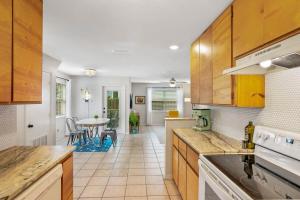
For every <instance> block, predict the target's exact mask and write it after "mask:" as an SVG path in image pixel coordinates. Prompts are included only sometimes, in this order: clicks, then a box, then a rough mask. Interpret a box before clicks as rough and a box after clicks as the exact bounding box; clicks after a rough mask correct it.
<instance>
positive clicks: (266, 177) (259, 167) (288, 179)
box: [205, 154, 300, 199]
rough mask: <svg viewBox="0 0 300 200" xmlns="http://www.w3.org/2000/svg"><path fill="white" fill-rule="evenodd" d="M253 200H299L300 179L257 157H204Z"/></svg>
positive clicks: (233, 155) (235, 155) (234, 155)
mask: <svg viewBox="0 0 300 200" xmlns="http://www.w3.org/2000/svg"><path fill="white" fill-rule="evenodd" d="M205 158H206V159H208V160H209V161H210V162H211V163H212V164H214V165H215V166H216V167H217V168H218V169H219V170H220V171H221V172H222V173H223V174H225V175H226V176H227V177H228V178H229V179H230V180H231V181H233V182H234V183H235V184H236V185H237V186H239V188H241V189H242V190H243V191H244V192H245V193H247V194H248V195H249V196H250V197H251V198H253V199H300V177H299V176H297V175H296V174H293V173H291V172H289V171H287V170H285V169H283V168H280V167H278V166H276V165H274V164H272V163H270V162H268V161H266V160H264V159H262V158H260V157H258V156H255V155H252V154H251V155H243V154H232V155H230V154H229V155H228V154H225V155H207V156H205Z"/></svg>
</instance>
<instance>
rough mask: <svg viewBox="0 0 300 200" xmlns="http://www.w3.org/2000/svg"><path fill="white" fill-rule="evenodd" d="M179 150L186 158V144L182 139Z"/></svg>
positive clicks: (179, 142)
mask: <svg viewBox="0 0 300 200" xmlns="http://www.w3.org/2000/svg"><path fill="white" fill-rule="evenodd" d="M178 150H179V153H180V154H181V155H182V157H183V158H184V159H186V144H185V142H184V141H182V140H181V139H179V141H178Z"/></svg>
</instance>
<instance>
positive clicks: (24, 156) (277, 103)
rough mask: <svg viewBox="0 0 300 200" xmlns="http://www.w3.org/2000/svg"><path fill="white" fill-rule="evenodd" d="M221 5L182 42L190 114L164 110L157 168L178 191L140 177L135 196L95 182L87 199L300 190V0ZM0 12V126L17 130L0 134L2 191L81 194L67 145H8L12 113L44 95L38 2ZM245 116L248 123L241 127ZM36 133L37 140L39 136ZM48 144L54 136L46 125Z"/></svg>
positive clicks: (256, 195) (14, 125)
mask: <svg viewBox="0 0 300 200" xmlns="http://www.w3.org/2000/svg"><path fill="white" fill-rule="evenodd" d="M45 2H46V1H45ZM45 2H44V3H45ZM224 2H225V1H224ZM224 5H225V6H223V8H222V10H221V12H217V13H216V16H218V17H216V18H214V19H213V20H211V21H210V22H209V24H210V25H208V26H206V28H205V30H203V32H202V31H200V32H198V33H197V34H198V35H200V36H199V37H197V38H196V39H195V38H194V40H193V41H194V42H192V43H189V46H191V48H190V59H191V60H190V65H191V66H190V73H191V75H190V82H191V104H192V105H193V116H191V117H190V118H166V119H165V137H166V146H165V154H164V155H165V158H164V161H165V164H164V165H163V167H161V169H162V170H164V171H163V173H162V174H163V176H164V178H165V181H171V182H174V185H176V187H177V189H178V194H179V195H180V196H179V195H177V193H176V195H170V192H169V190H168V191H167V192H168V193H167V194H169V195H165V194H163V195H157V194H155V193H152V195H150V196H151V197H150V196H149V197H148V195H147V194H148V193H150V191H151V188H156V187H152V186H150V187H146V186H145V188H147V190H146V189H145V192H144V194H143V195H140V196H134V195H133V196H130V195H129V196H128V197H127V196H126V195H125V194H123V193H127V188H122V190H123V189H124V191H125V190H126V192H123V193H122V194H120V195H119V196H118V195H115V196H114V195H111V196H105V195H103V194H105V192H104V193H103V191H102V192H101V195H99V196H86V197H87V198H91V199H93V198H94V199H97V198H102V199H103V200H104V199H111V200H112V199H114V198H112V197H115V198H118V199H140V200H142V199H145V198H146V199H147V198H148V199H173V198H174V199H175V198H176V199H183V200H196V199H200V200H202V199H299V198H300V171H299V169H300V163H299V159H300V158H299V151H300V149H299V142H300V136H299V133H300V120H299V119H300V84H299V80H300V68H299V66H300V59H299V57H300V56H299V52H300V48H299V47H300V34H299V33H300V15H299V13H300V1H298V0H287V1H282V0H253V1H246V0H234V1H228V2H227V4H226V3H224ZM28 10H29V11H30V12H28ZM0 13H1V14H0V15H1V16H2V17H1V20H0V22H1V23H0V37H1V38H6V39H5V40H1V41H0V58H1V59H0V65H1V68H3V69H4V70H1V71H0V77H1V82H0V102H1V104H3V105H1V107H0V111H1V117H0V119H1V121H0V123H1V124H0V127H1V129H2V132H6V131H7V132H10V131H12V132H16V134H14V135H13V136H8V135H7V134H1V150H2V151H1V152H0V155H1V158H2V159H3V160H2V161H1V166H2V167H1V169H0V173H1V174H2V176H1V184H0V199H84V198H85V196H77V195H75V190H74V189H73V186H74V185H73V184H74V183H73V170H74V174H76V173H75V171H76V170H77V169H75V168H76V167H77V166H75V164H73V160H76V159H77V160H78V157H77V155H76V154H74V155H76V156H75V157H76V158H75V157H74V155H73V153H72V152H73V151H74V147H72V146H68V147H66V146H38V147H32V146H15V145H16V144H22V143H21V142H18V141H19V140H21V137H22V135H20V134H19V130H20V126H27V121H26V122H25V121H24V119H23V118H21V120H20V116H19V113H20V112H21V113H23V115H24V113H25V115H26V116H27V114H28V109H29V108H30V107H29V106H30V105H31V104H40V103H42V102H44V101H42V97H43V95H42V92H44V87H43V84H42V80H43V83H45V81H44V80H45V79H44V78H43V76H42V71H44V70H45V69H42V68H43V65H45V61H47V60H49V58H47V56H45V55H43V49H42V46H43V45H42V43H43V42H42V40H43V39H42V38H43V3H42V1H40V0H32V1H30V3H29V1H24V0H22V1H16V0H14V1H13V0H4V1H2V2H0ZM194 26H197V24H194ZM191 41H192V40H191ZM185 59H188V58H187V57H185ZM49 62H50V61H49ZM51 62H55V61H53V60H51ZM24 63H25V64H24ZM56 65H57V64H56ZM184 67H185V69H184V70H188V66H184ZM297 67H298V68H297ZM48 72H49V77H48V79H47V80H52V82H53V81H54V83H55V78H56V76H57V72H56V71H55V72H54V70H52V69H49V70H48ZM50 82H51V81H50ZM128 82H130V81H128ZM50 84H53V83H50ZM128 85H129V84H128ZM42 88H43V89H42ZM49 90H50V91H51V93H55V91H54V90H53V88H51V89H49ZM127 96H128V98H129V95H127ZM51 98H52V97H51ZM126 98H127V97H126ZM80 100H81V99H80ZM80 100H78V101H80ZM54 101H55V100H53V99H51V100H50V101H49V102H47V103H48V104H49V105H50V107H51V109H50V108H49V109H50V111H49V112H50V115H51V119H50V122H49V123H51V124H52V125H51V126H50V127H51V128H50V130H48V132H55V125H54V126H53V124H54V122H53V118H54V121H55V114H53V112H54V111H53V110H55V106H53V104H55V102H54ZM15 105H17V107H14V106H15ZM20 110H21V111H20ZM26 112H27V114H26ZM31 114H32V113H31ZM34 114H35V112H34V113H33V115H34ZM10 116H14V117H10ZM2 118H3V119H2ZM41 120H42V117H41ZM51 120H52V121H51ZM20 121H22V124H21V122H20ZM250 121H252V122H253V124H254V126H255V128H254V127H253V126H252V125H251V124H250V125H249V126H247V125H248V124H249V122H250ZM25 124H26V125H25ZM34 125H36V124H34ZM29 126H31V125H30V124H28V128H32V127H29ZM246 126H247V128H245V127H246ZM21 129H22V128H21ZM36 134H37V133H36ZM124 137H125V136H124ZM136 137H139V136H136ZM132 138H134V136H132ZM25 139H26V138H25ZM127 139H128V138H127ZM146 139H147V138H146ZM140 140H143V139H141V138H134V140H133V141H134V142H136V141H140ZM120 141H121V140H120ZM124 141H125V142H126V137H125V140H124ZM37 142H38V145H40V144H43V141H42V139H39V141H37ZM134 142H132V143H134ZM128 143H129V142H128ZM145 143H146V142H145ZM150 143H151V142H150ZM254 143H255V149H253V144H254ZM47 144H48V145H55V138H53V137H52V135H50V134H49V137H48V142H47ZM27 145H28V144H27ZM12 146H13V147H12ZM116 150H119V146H118V145H117V148H116ZM134 150H136V151H138V150H139V149H138V148H137V149H134ZM156 150H157V151H158V152H159V151H161V149H160V148H158V149H156ZM144 151H145V150H144ZM149 152H150V151H149ZM137 153H138V152H137ZM82 155H84V154H82ZM87 155H88V154H86V155H85V156H87ZM144 155H146V154H144ZM85 156H83V158H84V157H85ZM100 157H101V156H100V154H99V155H93V156H92V158H93V159H94V160H97V159H100ZM29 158H30V159H29ZM101 158H102V157H101ZM148 159H149V160H150V158H148ZM151 159H152V158H151ZM145 160H147V159H146V158H145ZM145 163H146V162H145ZM73 165H74V166H75V167H74V166H73ZM73 167H74V169H73ZM137 171H138V170H137ZM139 175H141V174H139ZM126 179H127V178H126ZM7 180H9V181H7ZM143 184H145V183H143ZM143 184H142V185H143ZM164 184H166V183H164ZM166 185H167V184H166ZM118 187H121V186H120V185H118ZM122 187H123V186H122ZM94 188H96V186H94ZM96 189H97V190H99V191H100V190H104V188H103V187H102V186H101V187H98V188H96ZM152 190H153V189H152ZM112 191H114V190H112ZM151 192H153V191H151ZM84 193H85V192H83V193H82V194H84ZM112 193H114V192H112ZM115 193H117V192H115ZM153 194H155V195H153Z"/></svg>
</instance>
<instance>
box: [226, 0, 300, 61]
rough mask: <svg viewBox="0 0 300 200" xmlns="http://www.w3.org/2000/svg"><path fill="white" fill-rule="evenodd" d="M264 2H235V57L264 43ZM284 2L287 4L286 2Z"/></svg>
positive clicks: (256, 0) (254, 0)
mask: <svg viewBox="0 0 300 200" xmlns="http://www.w3.org/2000/svg"><path fill="white" fill-rule="evenodd" d="M264 1H265V0H250V1H249V0H235V1H234V3H233V37H232V38H233V57H237V56H240V55H242V54H244V53H246V52H248V51H250V50H253V49H255V48H256V47H258V46H260V45H262V44H263V43H264V41H263V12H264V8H263V2H264ZM270 1H272V0H270ZM278 1H281V0H278ZM295 1H297V0H295ZM282 2H285V0H284V1H282ZM283 4H284V3H283ZM287 17H288V16H287ZM275 23H276V22H275Z"/></svg>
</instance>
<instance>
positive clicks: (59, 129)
mask: <svg viewBox="0 0 300 200" xmlns="http://www.w3.org/2000/svg"><path fill="white" fill-rule="evenodd" d="M56 76H57V77H60V78H65V79H67V80H69V81H67V82H66V106H67V107H66V115H64V116H58V117H56V129H55V130H56V131H55V132H56V141H59V140H62V139H63V138H64V137H65V136H66V135H68V131H67V129H66V117H71V104H72V101H71V87H72V79H71V77H70V76H68V75H66V74H63V73H60V72H57V73H56Z"/></svg>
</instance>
